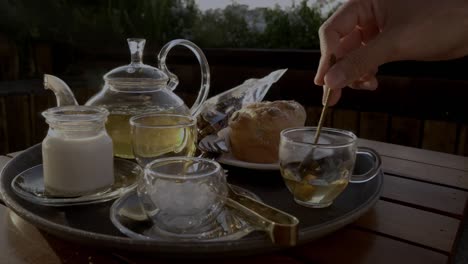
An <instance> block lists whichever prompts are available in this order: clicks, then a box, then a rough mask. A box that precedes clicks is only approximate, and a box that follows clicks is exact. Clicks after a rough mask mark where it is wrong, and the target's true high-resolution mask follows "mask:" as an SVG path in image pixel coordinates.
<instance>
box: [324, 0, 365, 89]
mask: <svg viewBox="0 0 468 264" xmlns="http://www.w3.org/2000/svg"><path fill="white" fill-rule="evenodd" d="M372 14H373V12H372V7H371V3H370V1H369V0H363V1H358V0H351V1H348V2H346V3H345V4H343V5H342V6H341V7H340V8H339V9H338V10H337V11H336V12H335V13H334V14H333V15H332V16H331V17H330V18H329V19H328V20H327V21H325V23H323V24H322V26H321V27H320V29H319V38H320V51H321V53H322V56H321V57H320V62H319V67H318V69H317V74H316V75H315V84H317V85H323V84H324V76H325V74H326V73H327V71H328V69H329V68H330V64H329V61H330V55H331V54H335V53H336V51H337V49H338V46H339V45H340V41H341V39H342V38H343V37H344V36H346V35H348V34H350V33H351V32H353V30H354V29H355V28H356V26H363V25H366V24H367V23H369V22H370V21H371V20H372V16H373V15H372Z"/></svg>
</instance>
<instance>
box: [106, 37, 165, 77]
mask: <svg viewBox="0 0 468 264" xmlns="http://www.w3.org/2000/svg"><path fill="white" fill-rule="evenodd" d="M127 42H128V47H129V49H130V54H131V61H130V64H128V65H124V66H120V67H117V68H115V69H113V70H111V71H110V72H108V73H106V74H105V75H104V80H105V81H106V82H109V83H111V84H123V85H125V84H127V85H132V84H135V83H138V84H139V85H141V84H146V85H166V84H167V81H168V79H169V78H168V77H167V75H166V74H165V73H164V72H163V71H161V70H160V69H158V68H156V67H153V66H150V65H147V64H143V50H144V48H145V43H146V40H145V39H140V38H129V39H127Z"/></svg>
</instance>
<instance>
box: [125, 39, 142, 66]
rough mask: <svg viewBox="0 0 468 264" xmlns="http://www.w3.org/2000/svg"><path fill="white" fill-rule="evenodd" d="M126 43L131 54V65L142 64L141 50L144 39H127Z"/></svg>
mask: <svg viewBox="0 0 468 264" xmlns="http://www.w3.org/2000/svg"><path fill="white" fill-rule="evenodd" d="M127 43H128V48H129V49H130V54H131V64H132V65H135V64H143V50H144V49H145V43H146V39H142V38H128V39H127Z"/></svg>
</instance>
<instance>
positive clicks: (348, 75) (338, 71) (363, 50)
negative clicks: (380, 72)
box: [324, 35, 392, 89]
mask: <svg viewBox="0 0 468 264" xmlns="http://www.w3.org/2000/svg"><path fill="white" fill-rule="evenodd" d="M384 39H386V38H385V37H384V36H381V35H379V36H377V37H376V38H375V39H374V40H372V41H371V42H369V43H368V44H367V45H364V46H361V47H360V48H358V49H356V50H353V51H351V52H350V53H348V54H346V55H345V56H344V57H342V58H340V59H339V61H338V62H337V63H336V64H335V65H334V66H332V67H331V68H330V69H329V70H328V72H327V73H326V75H325V78H324V80H325V85H327V86H328V87H329V88H331V89H341V88H343V87H345V86H347V85H349V84H351V83H353V82H355V81H357V80H359V78H361V77H362V76H364V75H365V74H367V73H368V72H371V71H372V70H374V69H376V68H378V66H380V65H381V64H383V63H385V62H386V61H387V58H388V54H389V53H390V49H391V46H390V44H389V43H392V42H391V41H386V40H385V41H384Z"/></svg>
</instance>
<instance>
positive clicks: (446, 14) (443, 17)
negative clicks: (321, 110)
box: [315, 0, 468, 105]
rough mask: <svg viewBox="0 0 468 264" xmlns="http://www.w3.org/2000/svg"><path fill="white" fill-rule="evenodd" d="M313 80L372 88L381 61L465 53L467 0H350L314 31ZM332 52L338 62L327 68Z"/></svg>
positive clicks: (337, 90) (335, 94)
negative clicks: (315, 65)
mask: <svg viewBox="0 0 468 264" xmlns="http://www.w3.org/2000/svg"><path fill="white" fill-rule="evenodd" d="M319 36H320V49H321V53H322V57H321V59H320V64H319V68H318V70H317V74H316V76H315V83H316V84H317V85H326V86H328V87H330V88H331V89H332V90H333V91H332V94H331V97H330V101H329V104H330V105H334V104H335V103H336V102H337V101H338V100H339V98H340V96H341V88H343V87H345V86H350V87H352V88H355V89H365V90H375V89H376V88H377V85H378V83H377V79H376V78H375V74H376V73H377V69H378V67H379V66H380V65H382V64H384V63H386V62H391V61H398V60H427V61H429V60H444V59H453V58H458V57H462V56H464V55H466V54H468V1H466V0H445V1H441V0H350V1H348V2H346V3H344V4H343V5H342V6H341V7H340V8H339V9H338V10H337V11H336V12H335V13H334V14H333V15H332V16H331V17H330V18H329V19H328V20H327V21H326V22H325V23H324V24H323V25H322V26H321V27H320V30H319ZM331 54H335V55H336V56H337V58H338V62H337V63H336V64H335V65H333V66H332V67H330V65H329V60H330V56H331Z"/></svg>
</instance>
